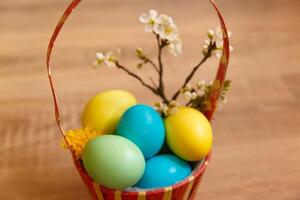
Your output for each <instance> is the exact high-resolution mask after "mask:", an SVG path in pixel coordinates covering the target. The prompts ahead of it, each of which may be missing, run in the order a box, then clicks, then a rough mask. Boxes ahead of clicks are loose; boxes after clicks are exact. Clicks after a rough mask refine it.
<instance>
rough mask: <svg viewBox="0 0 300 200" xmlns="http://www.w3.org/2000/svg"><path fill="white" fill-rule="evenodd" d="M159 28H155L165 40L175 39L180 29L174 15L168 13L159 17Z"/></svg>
mask: <svg viewBox="0 0 300 200" xmlns="http://www.w3.org/2000/svg"><path fill="white" fill-rule="evenodd" d="M158 24H159V26H158V28H157V30H155V33H156V34H159V36H160V37H161V38H162V39H164V40H169V41H173V40H175V39H176V38H177V36H178V29H177V26H176V24H175V23H174V21H173V19H172V17H170V16H168V15H160V16H159V17H158Z"/></svg>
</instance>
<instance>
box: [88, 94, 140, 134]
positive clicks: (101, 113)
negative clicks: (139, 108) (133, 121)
mask: <svg viewBox="0 0 300 200" xmlns="http://www.w3.org/2000/svg"><path fill="white" fill-rule="evenodd" d="M135 104H136V99H135V97H134V96H133V95H132V94H131V93H129V92H127V91H124V90H108V91H105V92H102V93H100V94H98V95H96V96H94V97H93V98H91V99H90V100H89V102H88V103H87V105H86V106H85V108H84V111H83V113H82V124H83V126H85V127H86V126H88V127H90V128H91V129H94V130H96V131H98V132H100V133H102V134H112V133H115V130H116V126H117V123H118V122H119V120H120V118H121V116H122V114H123V113H124V112H125V110H127V109H128V108H129V107H130V106H133V105H135Z"/></svg>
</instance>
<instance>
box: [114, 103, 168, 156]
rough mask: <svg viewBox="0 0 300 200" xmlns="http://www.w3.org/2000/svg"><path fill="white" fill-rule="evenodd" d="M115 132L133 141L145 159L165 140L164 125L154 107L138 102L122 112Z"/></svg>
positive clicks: (159, 147) (155, 151)
mask: <svg viewBox="0 0 300 200" xmlns="http://www.w3.org/2000/svg"><path fill="white" fill-rule="evenodd" d="M117 134H118V135H120V136H123V137H125V138H128V139H129V140H131V141H132V142H134V143H135V144H136V145H137V146H138V147H139V148H140V150H141V151H142V152H143V154H144V157H145V158H146V159H147V158H150V157H152V156H154V155H155V154H157V153H158V152H159V150H160V149H161V147H162V145H163V143H164V140H165V127H164V123H163V120H162V118H161V117H160V115H159V114H158V112H157V111H156V110H155V109H153V108H152V107H150V106H147V105H143V104H138V105H135V106H132V107H130V108H129V109H128V110H127V111H126V112H125V113H124V115H123V116H122V118H121V120H120V122H119V124H118V126H117Z"/></svg>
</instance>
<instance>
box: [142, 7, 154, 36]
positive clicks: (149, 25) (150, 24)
mask: <svg viewBox="0 0 300 200" xmlns="http://www.w3.org/2000/svg"><path fill="white" fill-rule="evenodd" d="M139 19H140V21H141V22H142V23H144V24H145V31H146V32H152V31H154V32H156V31H157V28H158V17H157V12H156V11H155V10H149V12H148V14H146V13H143V14H141V15H140V17H139ZM155 30H156V31H155Z"/></svg>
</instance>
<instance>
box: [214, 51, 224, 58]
mask: <svg viewBox="0 0 300 200" xmlns="http://www.w3.org/2000/svg"><path fill="white" fill-rule="evenodd" d="M213 53H214V54H215V56H216V57H217V58H221V57H222V54H223V52H222V51H220V50H215V51H213Z"/></svg>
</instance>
